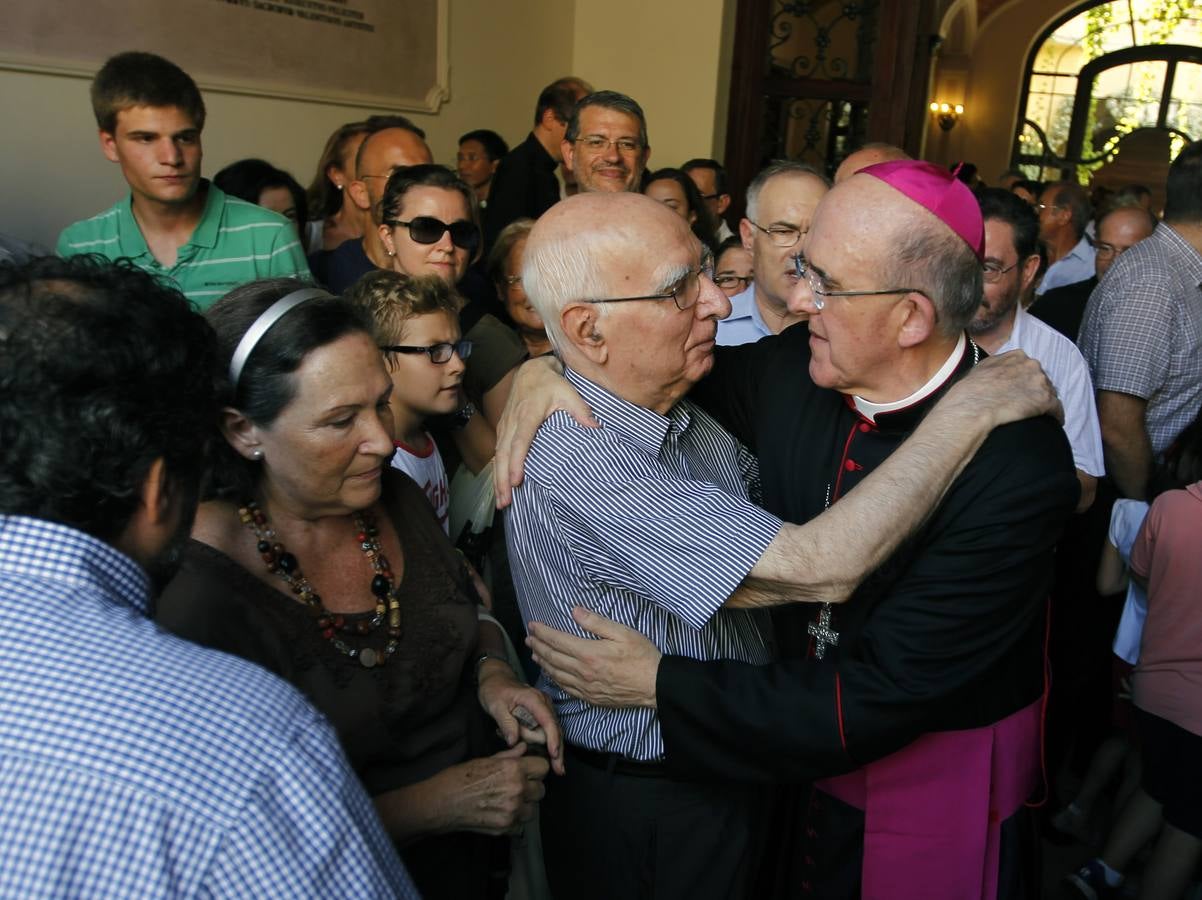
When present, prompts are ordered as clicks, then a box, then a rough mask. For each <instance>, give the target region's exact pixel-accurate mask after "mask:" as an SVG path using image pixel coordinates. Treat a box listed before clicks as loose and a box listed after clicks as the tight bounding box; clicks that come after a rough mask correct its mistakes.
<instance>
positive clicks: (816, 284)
mask: <svg viewBox="0 0 1202 900" xmlns="http://www.w3.org/2000/svg"><path fill="white" fill-rule="evenodd" d="M793 270H794V273H795V274H796V275H797V278H798V280H801V279H802V278H804V279H805V280H806V284H808V285H809V286H810V293H811V294H813V301H812V302H813V304H814V308H815V309H825V308H826V298H827V297H885V296H888V295H890V294H922V295H923V296H924V297H926V296H927V292H926V291H923V290H919V289H918V288H884V289H880V290H877V289H872V290H866V291H844V290H838V291H833V290H831V289H830V288H829V287H828V286H827V284H826V279H824V278H823V276H821V275H819V274H818V273H817V272H816V271H814V270H813V269H811V268H810V267H809V266H807V265H806V261H805V257H804V256H802V255H801V254H800V253H799V254H797V255H796V256H794V257H793Z"/></svg>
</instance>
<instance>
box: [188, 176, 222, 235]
mask: <svg viewBox="0 0 1202 900" xmlns="http://www.w3.org/2000/svg"><path fill="white" fill-rule="evenodd" d="M197 190H198V191H205V207H204V209H203V210H202V211H201V213H200V221H199V222H197V223H196V230H195V231H193V232H192V237H190V238H188V242H187V243H186V244H184V246H185V247H186V246H188V244H191V245H192V246H194V247H204V248H205V249H207V250H211V249H213V248H214V247H216V246H217V236H218V235H219V234H220V232H221V210H222V208H223V207H224V206H225V193H224V192H223V191H222V190H221V188H219V187H217V185H215V184H213V183H212V182H211V181H209V180H208V179H207V178H202V179H201V180H200V187H198V188H197ZM181 249H182V248H181Z"/></svg>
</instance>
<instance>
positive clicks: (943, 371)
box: [851, 332, 968, 423]
mask: <svg viewBox="0 0 1202 900" xmlns="http://www.w3.org/2000/svg"><path fill="white" fill-rule="evenodd" d="M967 346H968V339H967V338H966V337H965V336H964V332H961V333H960V340H958V341H956V346H955V347H953V348H952V353H951V356H949V357H948V358H947V362H945V363H944V364H943V365H942V366H940V368H939V371H938V372H936V373H935V374H934V375H932V376H931V378H930V380H929V381H928V382H927V383H926V384H924V385H923V386H922V387H920V388H919V389H918V390H916V391H915V392H914V393H912V394H911V395H910V396H909V397H905V398H903V399H901V400H894V401H893V402H892V403H873V402H872V401H871V400H865V399H864V398H863V397H857V396H856V395H854V394H853V395H852V398H851V400H852V403H853V404H855V407H856V411H857V412H858V413H859V414H860V415H862V416H863V417H864V418H865V419H867V420H868V421H869V422H873V423H875V422H876V417H877V416H878V415H880V414H881V413H890V412H897V410H899V409H905V408H906V407H907V406H913V405H914V404H915V403H920V402H921V401H923V400H925V399H926V398H927V397H929V396H930V395H931V394H933V393H935V391H937V390H939V388H941V387H943V383H944V382H945V381H947V380H948V378H950V377H951V375H952V372H954V371H955V370H956V366H958V365H960V360H961V359H963V357H964V352H965V350H966V349H967Z"/></svg>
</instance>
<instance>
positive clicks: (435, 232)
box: [384, 216, 480, 252]
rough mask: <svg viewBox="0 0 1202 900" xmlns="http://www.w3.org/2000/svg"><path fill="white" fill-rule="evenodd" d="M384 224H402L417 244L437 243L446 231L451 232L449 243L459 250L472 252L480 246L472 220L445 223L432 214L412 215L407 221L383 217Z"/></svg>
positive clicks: (394, 226)
mask: <svg viewBox="0 0 1202 900" xmlns="http://www.w3.org/2000/svg"><path fill="white" fill-rule="evenodd" d="M384 224H385V225H387V226H388V227H389V228H397V227H399V226H402V225H403V226H404V227H405V228H408V229H409V237H411V238H413V240H415V241H416V242H417V243H419V244H437V243H438V242H439V241H441V240H442V236H443V235H444V234H446V233H447V232H448V231H449V232H450V233H451V243H452V244H454V245H455V246H456V247H458V248H460V249H461V250H467V251H468V252H474V251H475V250H476V248H477V247H479V246H480V229H479V228H477V227H476V225H475V223H474V222H469V221H467V220H466V219H459V220H458V221H456V222H451V223H450V224H447V223H446V222H444V221H443V220H442V219H436V218H434V217H433V216H414V217H413V218H412V219H410V220H409V221H408V222H402V221H401V220H400V219H385V220H384Z"/></svg>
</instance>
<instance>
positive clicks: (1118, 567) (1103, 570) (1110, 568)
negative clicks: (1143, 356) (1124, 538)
mask: <svg viewBox="0 0 1202 900" xmlns="http://www.w3.org/2000/svg"><path fill="white" fill-rule="evenodd" d="M1127 573H1128V569H1127V566H1126V564H1125V563H1124V562H1123V558H1122V557H1121V556H1119V550H1118V547H1116V546H1114V544H1112V543H1110V541H1106V542H1105V543H1104V544H1103V545H1102V558H1101V559H1100V560H1099V561H1098V575H1097V588H1098V593H1099V594H1101V595H1102V596H1103V597H1105V596H1108V595H1110V594H1117V593H1118V592H1119V591H1125V590H1126V589H1127Z"/></svg>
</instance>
